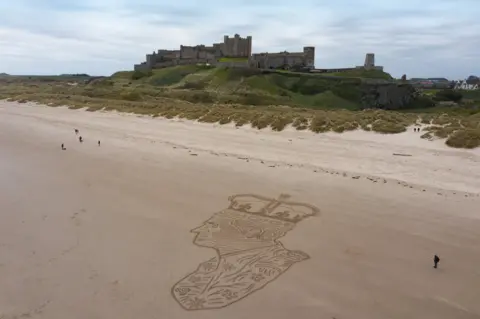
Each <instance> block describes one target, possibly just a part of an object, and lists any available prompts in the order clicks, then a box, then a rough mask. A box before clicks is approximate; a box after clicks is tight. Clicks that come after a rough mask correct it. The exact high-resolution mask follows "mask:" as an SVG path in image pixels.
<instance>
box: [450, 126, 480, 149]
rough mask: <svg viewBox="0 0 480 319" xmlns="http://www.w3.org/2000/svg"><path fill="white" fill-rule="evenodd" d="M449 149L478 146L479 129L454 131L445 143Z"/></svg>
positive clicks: (479, 139)
mask: <svg viewBox="0 0 480 319" xmlns="http://www.w3.org/2000/svg"><path fill="white" fill-rule="evenodd" d="M445 143H446V144H447V145H448V146H450V147H456V148H475V147H479V146H480V129H465V130H458V131H455V132H454V133H453V134H452V135H450V137H449V138H448V139H447V140H446V141H445Z"/></svg>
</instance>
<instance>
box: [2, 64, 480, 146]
mask: <svg viewBox="0 0 480 319" xmlns="http://www.w3.org/2000/svg"><path fill="white" fill-rule="evenodd" d="M359 72H360V71H358V70H355V72H351V73H347V74H328V75H324V74H308V73H294V72H288V71H281V72H279V71H273V70H272V71H262V70H255V69H231V68H213V67H208V66H193V65H189V66H176V67H171V68H165V69H161V70H154V71H153V72H148V73H142V72H132V71H122V72H117V73H115V74H113V75H112V76H110V77H104V78H99V77H88V78H85V79H83V80H80V79H79V78H78V77H77V78H76V81H74V82H72V78H71V77H15V80H5V81H3V82H2V81H0V100H1V99H7V98H9V99H10V100H15V101H20V102H26V101H36V102H39V103H43V104H47V105H50V106H62V105H68V106H69V107H70V108H73V109H76V108H84V107H86V108H87V110H88V111H96V110H102V109H103V110H117V111H120V112H132V113H137V114H146V115H152V116H162V117H166V118H173V117H179V118H185V119H190V120H199V121H202V122H209V123H214V122H218V123H220V124H226V123H231V122H233V123H235V125H237V126H242V125H244V124H247V123H250V124H251V125H252V126H253V127H256V128H259V129H262V128H265V127H271V128H272V129H274V130H283V129H284V128H285V127H286V126H287V125H289V124H291V125H293V126H294V127H295V128H296V129H298V130H303V129H309V130H312V131H314V132H325V131H334V132H338V133H341V132H344V131H348V130H355V129H363V130H368V131H370V130H371V131H376V132H380V133H400V132H404V131H405V130H406V129H407V127H408V126H409V125H413V124H415V123H418V121H422V122H423V123H428V124H429V125H430V126H429V127H428V128H425V130H426V132H425V134H423V135H422V137H423V138H426V139H435V138H445V139H446V141H447V144H448V145H450V146H452V147H467V148H474V147H477V146H480V117H479V116H480V110H479V108H478V107H476V106H475V105H473V106H472V107H471V108H462V107H456V108H448V109H447V108H438V107H434V108H430V109H429V112H428V113H426V112H424V111H423V110H421V109H416V110H415V111H416V112H415V113H412V112H410V110H408V113H407V110H402V112H393V111H383V110H378V109H376V110H375V109H370V110H364V108H365V105H363V104H362V103H364V100H363V97H362V96H364V95H365V91H367V92H370V93H371V91H372V90H373V91H374V94H370V96H375V95H376V93H375V92H377V91H375V90H376V88H377V86H378V85H379V86H381V87H382V85H385V82H386V81H387V82H388V81H389V80H387V78H388V79H389V75H387V74H384V75H382V74H379V73H378V72H374V73H371V72H367V73H359ZM366 74H367V75H369V76H371V77H367V78H365V77H359V75H363V76H364V75H366ZM380 75H382V77H384V78H381V77H380ZM379 77H380V78H379ZM372 83H373V84H372ZM389 83H390V84H386V85H387V88H388V87H389V86H393V87H397V86H398V87H400V89H403V88H402V86H401V85H397V84H396V83H395V82H393V81H391V82H389ZM385 87H386V86H383V87H382V88H383V89H384V88H385ZM388 93H390V92H388ZM386 96H387V98H388V99H390V98H392V96H394V95H392V94H387V95H386ZM400 97H402V96H400ZM475 103H476V102H475ZM418 106H422V105H421V104H419V105H418ZM420 111H421V112H420Z"/></svg>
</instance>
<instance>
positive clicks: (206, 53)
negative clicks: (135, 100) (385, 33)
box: [134, 34, 383, 72]
mask: <svg viewBox="0 0 480 319" xmlns="http://www.w3.org/2000/svg"><path fill="white" fill-rule="evenodd" d="M187 64H210V65H214V66H224V67H242V68H259V69H277V68H282V69H292V68H301V69H307V70H314V69H315V47H313V46H305V47H303V51H301V52H287V51H283V52H277V53H269V52H264V53H253V54H252V37H251V36H247V37H246V38H242V37H240V35H238V34H235V35H234V36H233V37H232V38H231V37H229V36H228V35H225V36H224V37H223V42H220V43H213V44H212V45H211V46H206V45H203V44H200V45H196V46H185V45H181V46H180V49H179V50H163V49H162V50H158V51H157V52H153V53H152V54H147V55H146V61H145V62H142V63H140V64H136V65H135V66H134V69H135V71H150V70H152V69H160V68H165V67H169V66H175V65H187ZM357 68H365V69H383V68H382V67H376V66H375V57H374V55H373V53H368V54H367V55H366V58H365V64H364V66H360V67H357ZM350 69H354V68H345V69H338V70H350ZM336 70H337V69H335V70H334V69H320V70H317V71H319V72H334V71H336Z"/></svg>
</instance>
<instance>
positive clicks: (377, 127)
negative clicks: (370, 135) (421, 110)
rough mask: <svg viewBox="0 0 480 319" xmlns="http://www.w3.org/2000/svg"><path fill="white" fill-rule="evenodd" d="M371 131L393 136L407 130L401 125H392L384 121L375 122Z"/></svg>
mask: <svg viewBox="0 0 480 319" xmlns="http://www.w3.org/2000/svg"><path fill="white" fill-rule="evenodd" d="M372 130H373V131H374V132H378V133H385V134H395V133H402V132H405V131H406V130H407V128H406V127H405V125H403V124H398V123H392V122H388V121H385V120H377V121H375V122H373V124H372Z"/></svg>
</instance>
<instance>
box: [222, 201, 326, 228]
mask: <svg viewBox="0 0 480 319" xmlns="http://www.w3.org/2000/svg"><path fill="white" fill-rule="evenodd" d="M289 197H290V195H286V194H281V195H280V196H279V197H278V199H274V198H269V197H264V196H259V195H254V194H239V195H234V196H230V197H229V198H228V200H229V201H230V206H229V207H228V208H229V209H232V210H235V211H238V212H242V213H247V214H252V215H257V216H263V217H268V218H273V219H277V220H281V221H286V222H291V223H297V222H299V221H301V220H303V219H305V218H307V217H310V216H314V215H316V214H318V213H319V212H320V210H319V209H318V208H317V207H315V206H312V205H309V204H305V203H298V202H291V201H288V198H289Z"/></svg>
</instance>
